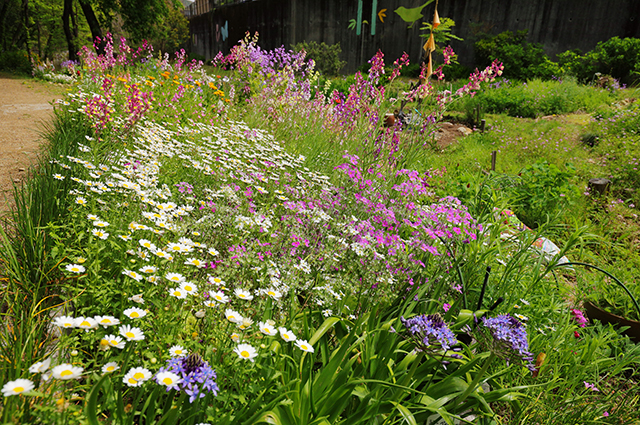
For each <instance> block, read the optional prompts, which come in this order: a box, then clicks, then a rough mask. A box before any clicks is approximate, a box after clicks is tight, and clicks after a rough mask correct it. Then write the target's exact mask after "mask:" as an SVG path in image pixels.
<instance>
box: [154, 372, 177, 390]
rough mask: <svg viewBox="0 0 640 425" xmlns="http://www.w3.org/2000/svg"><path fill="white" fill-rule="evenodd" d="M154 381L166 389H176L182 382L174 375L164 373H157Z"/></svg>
mask: <svg viewBox="0 0 640 425" xmlns="http://www.w3.org/2000/svg"><path fill="white" fill-rule="evenodd" d="M156 381H157V382H158V384H160V385H164V386H166V387H168V388H172V387H176V385H178V384H179V383H180V382H182V378H180V377H179V376H178V375H176V374H175V373H173V372H169V371H165V372H159V373H158V374H157V375H156Z"/></svg>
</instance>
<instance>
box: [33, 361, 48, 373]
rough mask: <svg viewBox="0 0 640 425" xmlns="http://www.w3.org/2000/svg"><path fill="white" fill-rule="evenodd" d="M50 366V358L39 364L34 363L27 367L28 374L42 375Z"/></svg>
mask: <svg viewBox="0 0 640 425" xmlns="http://www.w3.org/2000/svg"><path fill="white" fill-rule="evenodd" d="M49 366H51V357H49V358H47V359H46V360H43V361H41V362H36V363H34V364H32V365H31V366H30V367H29V372H30V373H43V372H46V371H47V370H48V369H49Z"/></svg>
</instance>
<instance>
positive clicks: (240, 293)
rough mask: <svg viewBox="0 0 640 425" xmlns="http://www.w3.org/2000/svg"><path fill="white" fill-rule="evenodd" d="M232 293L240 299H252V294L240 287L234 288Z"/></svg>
mask: <svg viewBox="0 0 640 425" xmlns="http://www.w3.org/2000/svg"><path fill="white" fill-rule="evenodd" d="M233 294H234V295H235V296H236V297H238V298H240V299H241V300H245V301H251V300H252V299H253V295H251V292H249V291H245V290H243V289H240V288H236V289H235V290H234V291H233Z"/></svg>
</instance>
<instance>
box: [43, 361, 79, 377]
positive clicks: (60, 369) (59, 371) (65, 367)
mask: <svg viewBox="0 0 640 425" xmlns="http://www.w3.org/2000/svg"><path fill="white" fill-rule="evenodd" d="M83 370H84V369H82V368H81V367H78V366H73V365H71V364H68V363H63V364H61V365H58V366H56V367H54V368H53V369H51V374H52V375H53V377H54V378H55V379H61V380H63V381H66V380H69V379H76V378H79V377H80V376H81V375H82V371H83Z"/></svg>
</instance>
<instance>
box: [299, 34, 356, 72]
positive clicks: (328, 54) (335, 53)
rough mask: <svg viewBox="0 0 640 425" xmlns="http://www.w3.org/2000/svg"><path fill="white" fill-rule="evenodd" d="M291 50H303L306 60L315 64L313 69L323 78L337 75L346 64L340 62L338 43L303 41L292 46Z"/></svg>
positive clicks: (340, 50)
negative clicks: (305, 53) (310, 60)
mask: <svg viewBox="0 0 640 425" xmlns="http://www.w3.org/2000/svg"><path fill="white" fill-rule="evenodd" d="M293 49H294V50H295V51H296V52H301V51H303V50H304V51H305V52H307V56H306V59H313V61H314V62H315V64H316V66H315V69H316V70H318V71H320V73H321V74H322V75H324V76H335V75H338V74H339V73H340V69H342V67H344V66H345V65H346V63H347V62H345V61H341V60H340V54H341V53H342V49H341V48H340V43H336V44H331V45H329V44H325V43H324V42H322V43H317V42H315V41H303V42H301V43H298V44H296V45H295V46H293Z"/></svg>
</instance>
